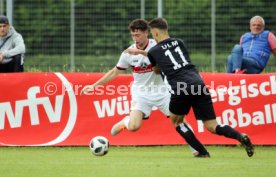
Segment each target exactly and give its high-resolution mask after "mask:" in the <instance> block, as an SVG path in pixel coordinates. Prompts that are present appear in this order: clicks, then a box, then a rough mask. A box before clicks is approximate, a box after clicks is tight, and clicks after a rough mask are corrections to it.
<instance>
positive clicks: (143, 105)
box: [81, 19, 206, 157]
mask: <svg viewBox="0 0 276 177" xmlns="http://www.w3.org/2000/svg"><path fill="white" fill-rule="evenodd" d="M129 30H130V34H131V36H132V39H133V41H134V44H132V45H131V46H130V47H129V48H128V49H127V50H131V49H142V50H145V51H146V52H147V51H149V49H151V48H152V47H153V46H155V45H156V42H155V40H153V39H148V25H147V21H145V20H142V19H136V20H134V21H132V22H131V23H130V25H129ZM130 67H131V68H132V73H133V77H134V81H133V85H132V87H131V92H132V93H131V96H132V100H131V111H130V114H129V116H126V117H125V118H124V119H122V120H121V121H119V122H118V123H116V124H115V125H114V126H113V127H112V129H111V134H112V135H117V134H118V133H120V132H121V131H122V130H124V129H125V128H126V129H128V130H129V131H132V132H135V131H137V130H139V129H140V127H141V126H142V120H143V119H146V118H148V117H149V115H150V114H151V111H152V108H153V107H154V106H155V107H157V108H158V109H159V110H160V111H161V112H162V113H163V114H164V115H165V116H167V117H168V116H169V115H170V111H169V102H170V93H169V91H168V88H167V85H166V84H165V83H164V81H163V79H162V77H161V75H160V74H155V73H154V72H153V70H152V65H151V63H150V61H149V59H148V57H147V56H144V55H141V54H138V55H132V54H129V53H128V52H127V51H124V52H122V54H121V56H120V59H119V61H118V63H117V65H116V66H115V67H114V68H113V69H111V70H110V71H109V72H107V73H106V74H105V75H104V76H103V77H102V78H100V79H99V80H98V81H97V82H95V83H94V84H92V85H88V86H85V87H84V88H83V90H82V91H81V94H89V92H92V91H93V90H94V89H95V88H96V87H97V86H99V85H103V84H105V83H107V82H109V81H110V80H112V79H114V78H115V77H116V76H118V75H119V74H122V73H123V71H124V70H126V69H127V68H130ZM185 124H186V125H187V123H185ZM183 128H185V127H184V126H183ZM185 131H189V132H188V133H189V139H193V140H194V141H198V140H197V139H196V137H195V136H194V134H193V132H192V131H191V130H185ZM180 135H181V134H180ZM190 135H192V136H190ZM181 136H182V137H183V135H181ZM183 138H184V139H185V140H186V141H187V139H186V138H185V137H183ZM187 142H188V141H187ZM198 142H199V141H198ZM188 143H189V142H188ZM198 144H199V145H200V147H198V146H192V145H190V148H191V150H192V153H193V155H194V156H195V157H205V156H202V155H201V153H200V151H201V150H202V149H204V150H206V149H205V148H204V147H203V145H202V144H201V143H200V142H199V143H198ZM198 144H197V145H198ZM201 146H202V147H201ZM195 149H196V150H195Z"/></svg>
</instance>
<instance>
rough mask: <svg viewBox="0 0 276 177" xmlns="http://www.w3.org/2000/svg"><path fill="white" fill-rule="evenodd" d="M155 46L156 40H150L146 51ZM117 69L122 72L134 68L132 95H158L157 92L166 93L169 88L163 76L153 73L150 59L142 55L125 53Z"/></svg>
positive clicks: (134, 46) (133, 46)
mask: <svg viewBox="0 0 276 177" xmlns="http://www.w3.org/2000/svg"><path fill="white" fill-rule="evenodd" d="M155 45H156V42H155V40H153V39H149V41H148V44H147V46H146V48H145V51H149V50H150V49H151V48H152V47H153V46H155ZM129 48H137V47H136V45H135V44H132V45H131V46H130V47H129ZM116 67H117V68H118V69H120V70H125V69H127V68H129V67H131V68H132V74H133V77H134V81H133V85H132V89H131V90H132V95H148V96H150V95H156V94H157V92H160V89H161V91H162V90H163V91H164V90H165V88H167V86H166V85H165V84H164V82H163V79H162V77H161V75H160V74H155V73H154V72H153V70H152V64H151V63H150V61H149V59H148V57H146V56H144V55H142V54H139V55H131V54H129V53H126V52H123V53H122V54H121V56H120V59H119V61H118V63H117V65H116ZM149 93H150V94H149Z"/></svg>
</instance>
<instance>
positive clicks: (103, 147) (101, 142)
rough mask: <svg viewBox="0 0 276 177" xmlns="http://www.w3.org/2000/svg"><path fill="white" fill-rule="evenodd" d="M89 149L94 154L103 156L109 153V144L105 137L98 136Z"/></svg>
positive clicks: (91, 142)
mask: <svg viewBox="0 0 276 177" xmlns="http://www.w3.org/2000/svg"><path fill="white" fill-rule="evenodd" d="M89 148H90V151H91V152H92V154H94V155H96V156H103V155H105V154H107V152H108V149H109V142H108V140H107V139H106V138H105V137H103V136H96V137H94V138H93V139H92V140H91V141H90V144H89Z"/></svg>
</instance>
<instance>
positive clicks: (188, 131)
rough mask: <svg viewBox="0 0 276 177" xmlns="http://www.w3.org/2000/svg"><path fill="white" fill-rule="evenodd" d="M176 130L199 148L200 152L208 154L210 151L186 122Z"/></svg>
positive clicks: (190, 143) (194, 146)
mask: <svg viewBox="0 0 276 177" xmlns="http://www.w3.org/2000/svg"><path fill="white" fill-rule="evenodd" d="M176 131H177V132H178V133H179V134H180V135H181V136H182V137H183V138H184V139H185V140H186V142H187V143H188V144H189V145H190V146H191V147H193V148H194V149H195V150H197V151H198V152H199V153H200V154H202V155H206V154H207V153H208V152H207V150H206V149H205V148H204V146H203V145H202V144H201V142H200V141H199V140H198V139H197V138H196V137H195V135H194V133H193V132H192V130H191V129H190V128H189V127H188V126H187V125H186V124H184V123H182V124H180V125H178V126H177V127H176Z"/></svg>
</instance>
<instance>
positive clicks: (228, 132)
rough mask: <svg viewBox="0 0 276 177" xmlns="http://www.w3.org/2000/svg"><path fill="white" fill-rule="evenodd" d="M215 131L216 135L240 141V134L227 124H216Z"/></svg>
mask: <svg viewBox="0 0 276 177" xmlns="http://www.w3.org/2000/svg"><path fill="white" fill-rule="evenodd" d="M216 133H217V134H218V135H223V136H225V137H227V138H232V139H236V140H238V141H240V139H241V134H240V133H239V132H238V131H236V130H234V129H233V128H232V127H230V126H229V125H217V127H216Z"/></svg>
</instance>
